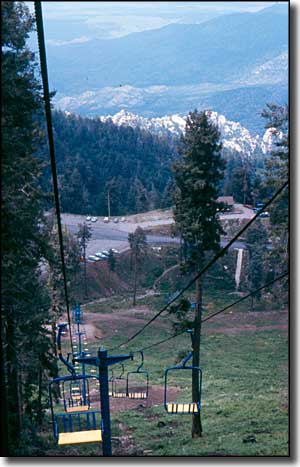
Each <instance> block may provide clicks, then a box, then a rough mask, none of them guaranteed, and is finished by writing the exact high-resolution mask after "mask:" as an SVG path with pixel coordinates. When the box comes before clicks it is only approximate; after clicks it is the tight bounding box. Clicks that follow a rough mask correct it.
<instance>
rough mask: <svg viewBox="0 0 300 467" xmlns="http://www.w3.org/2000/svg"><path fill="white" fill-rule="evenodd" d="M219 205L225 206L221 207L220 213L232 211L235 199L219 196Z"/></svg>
mask: <svg viewBox="0 0 300 467" xmlns="http://www.w3.org/2000/svg"><path fill="white" fill-rule="evenodd" d="M217 203H222V205H223V206H221V207H220V211H232V209H233V205H234V199H233V196H219V197H218V198H217Z"/></svg>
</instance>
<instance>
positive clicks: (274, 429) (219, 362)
mask: <svg viewBox="0 0 300 467" xmlns="http://www.w3.org/2000/svg"><path fill="white" fill-rule="evenodd" d="M235 299H236V297H234V296H228V295H227V296H226V294H224V295H220V294H219V295H218V294H216V293H213V294H212V296H209V297H207V300H206V301H207V302H208V303H210V302H211V301H212V302H213V303H214V304H215V306H216V309H219V308H221V307H222V306H223V305H224V304H228V303H231V302H233V301H234V300H235ZM130 302H131V300H130V299H129V300H126V299H125V300H124V301H123V302H119V305H118V301H117V300H116V298H112V299H111V303H110V300H108V302H105V304H104V303H100V304H99V305H97V304H96V303H94V304H93V305H91V306H89V305H86V306H85V307H84V313H87V312H92V313H93V315H94V316H95V321H94V325H95V326H96V328H98V329H99V331H101V332H102V333H103V334H104V339H103V341H101V342H99V341H98V340H96V339H94V340H93V341H91V342H90V343H89V350H90V351H91V350H93V351H96V350H97V348H98V347H99V345H103V346H104V347H106V348H112V347H114V346H116V345H118V344H120V343H121V342H124V340H126V338H127V337H128V336H131V335H132V334H133V333H134V332H135V331H137V330H138V329H140V328H141V326H142V325H143V324H144V323H145V319H149V318H151V316H153V314H154V312H155V311H157V310H158V309H159V308H160V307H161V306H162V304H163V303H164V300H163V298H162V297H147V298H144V299H142V300H140V301H139V302H138V306H137V307H136V308H135V309H132V308H131V304H130ZM245 304H246V302H244V303H243V306H241V307H239V308H238V307H235V308H234V309H233V312H232V313H230V314H229V313H228V314H226V315H225V314H224V315H220V316H219V317H218V318H214V319H212V320H211V321H208V322H207V323H204V325H203V338H202V347H201V352H202V353H201V361H202V368H203V395H202V422H203V430H204V431H203V437H202V438H200V439H192V438H191V418H190V416H188V415H184V416H180V415H167V414H166V413H165V411H164V408H163V400H161V401H160V402H158V403H157V401H156V402H155V404H154V405H151V404H148V403H145V401H137V404H136V406H135V407H134V408H130V410H129V409H128V408H127V409H126V407H123V408H122V410H121V411H119V410H118V409H114V410H112V411H111V419H112V435H113V437H115V438H118V439H117V440H115V441H113V452H114V454H115V455H121V456H124V455H125V456H126V455H127V456H287V455H288V447H289V445H288V338H287V332H286V330H284V329H281V328H280V326H278V329H266V326H267V325H272V324H273V325H274V324H276V325H282V324H283V323H285V322H286V319H287V315H286V313H284V312H283V311H277V312H274V313H273V314H270V313H268V312H265V313H264V312H260V313H257V314H255V313H254V314H253V313H248V312H247V307H246V305H245ZM145 310H146V314H144V312H145ZM211 311H215V308H213V309H212V310H211ZM100 313H101V314H103V315H101V316H103V317H104V316H105V317H108V318H109V319H111V324H110V322H109V321H107V320H104V321H103V319H102V318H101V319H100V320H99V317H101V316H100ZM124 313H125V320H124ZM97 314H98V321H97ZM122 316H123V318H122ZM126 316H128V320H127V321H126ZM86 317H87V315H86ZM90 317H91V315H89V323H90V319H91V318H90ZM121 318H122V319H121ZM129 318H137V320H136V321H134V320H132V321H130V319H129ZM92 321H93V319H92ZM249 324H251V325H252V327H251V329H250V328H249V327H248V325H249ZM237 328H238V329H237ZM116 329H117V331H118V332H115V330H116ZM170 334H172V328H171V326H170V322H169V317H168V316H167V315H163V316H162V317H161V318H160V319H159V320H157V321H156V322H155V324H153V325H152V326H149V327H148V328H147V329H146V330H145V332H143V333H142V334H141V335H140V336H139V337H138V338H137V339H135V340H134V341H133V342H132V344H129V345H128V346H127V347H126V348H124V349H121V350H116V351H115V353H118V352H120V353H124V352H127V351H129V350H138V349H139V348H141V347H144V346H148V345H150V344H152V343H154V342H156V341H159V340H161V339H164V338H165V337H167V336H169V335H170ZM189 348H190V341H189V337H188V336H186V335H183V336H180V337H177V338H176V339H172V340H170V341H168V342H166V343H165V344H162V345H159V346H156V347H154V348H153V349H151V350H149V351H146V352H145V367H146V369H147V370H148V371H149V374H150V385H152V387H153V388H155V387H156V388H157V387H158V386H162V385H163V381H164V369H165V368H166V367H168V366H170V365H171V366H172V365H173V364H174V363H175V361H176V357H177V355H178V353H179V352H180V351H186V352H188V351H189ZM134 367H135V364H134V363H129V364H128V365H127V366H126V370H127V371H129V370H131V369H134ZM189 381H190V380H189V378H187V379H183V378H178V379H177V380H175V379H173V380H171V385H172V386H178V387H180V388H181V389H182V394H187V392H188V391H187V387H188V383H189ZM150 398H151V388H150ZM121 405H122V401H120V407H121ZM149 405H150V406H149ZM45 436H46V438H47V440H48V441H49V442H50V443H51V447H50V446H48V448H45V451H46V452H45V453H46V455H52V456H58V455H63V456H65V455H68V456H70V455H72V456H85V455H88V456H90V455H91V456H95V455H96V456H97V455H101V451H102V450H101V448H100V449H99V447H98V446H96V445H90V446H77V447H75V446H72V447H68V448H57V447H55V445H54V443H53V441H51V435H49V434H48V433H47V434H45Z"/></svg>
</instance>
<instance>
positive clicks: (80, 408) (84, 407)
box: [66, 405, 89, 413]
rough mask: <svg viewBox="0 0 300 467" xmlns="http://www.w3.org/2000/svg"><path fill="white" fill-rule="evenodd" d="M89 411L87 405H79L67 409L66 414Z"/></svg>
mask: <svg viewBox="0 0 300 467" xmlns="http://www.w3.org/2000/svg"><path fill="white" fill-rule="evenodd" d="M87 410H89V406H88V405H79V406H78V407H67V409H66V411H67V412H69V413H70V412H86V411H87Z"/></svg>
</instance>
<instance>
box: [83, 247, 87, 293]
mask: <svg viewBox="0 0 300 467" xmlns="http://www.w3.org/2000/svg"><path fill="white" fill-rule="evenodd" d="M83 269H84V296H85V298H87V296H88V292H87V281H86V246H85V240H84V245H83Z"/></svg>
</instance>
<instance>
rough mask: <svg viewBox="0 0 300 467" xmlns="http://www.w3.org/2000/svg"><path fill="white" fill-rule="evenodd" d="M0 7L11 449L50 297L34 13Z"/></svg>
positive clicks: (19, 435) (39, 393) (34, 397)
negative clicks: (30, 41) (29, 42)
mask: <svg viewBox="0 0 300 467" xmlns="http://www.w3.org/2000/svg"><path fill="white" fill-rule="evenodd" d="M1 7H2V8H1V22H2V75H3V79H2V199H3V203H2V226H3V229H2V321H1V338H2V339H1V340H2V355H3V373H2V381H3V387H4V395H3V398H2V401H4V404H3V405H4V407H5V411H4V414H3V415H4V419H5V433H6V435H7V438H8V439H7V440H5V444H6V446H7V450H8V454H9V455H13V454H14V453H16V452H18V451H17V449H18V448H19V445H20V441H21V440H22V439H23V442H24V439H25V440H26V438H25V435H26V433H27V428H28V423H29V424H30V423H34V422H35V421H38V422H41V420H42V416H43V398H45V397H46V394H47V393H46V391H47V386H46V384H45V378H46V377H47V376H48V375H49V372H50V373H51V371H52V363H53V361H52V358H51V357H50V355H51V354H50V352H49V351H50V346H51V343H50V339H49V335H48V331H47V325H49V324H50V317H49V309H50V306H51V302H50V297H49V294H48V291H47V288H46V287H45V283H44V278H43V260H44V257H45V255H46V254H47V238H46V234H45V233H44V229H43V225H44V224H45V219H44V216H43V202H44V195H43V192H42V190H41V188H40V180H41V174H42V170H43V165H44V163H43V162H42V161H41V160H40V159H38V158H37V157H34V156H33V154H34V152H35V150H36V148H37V146H38V144H40V141H41V137H42V136H43V134H42V131H41V125H40V123H39V122H40V117H41V115H42V114H41V112H42V109H43V106H42V99H41V87H40V84H39V83H38V81H37V80H36V78H35V62H34V54H33V53H31V52H30V50H29V49H28V48H27V47H26V39H27V38H28V35H29V33H30V31H31V30H32V28H33V24H34V20H33V18H32V17H31V15H30V14H29V10H28V8H27V7H26V6H25V5H24V3H21V2H20V3H19V2H2V3H1ZM31 426H32V425H31ZM25 428H26V429H25ZM24 444H26V441H25V443H24Z"/></svg>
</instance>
